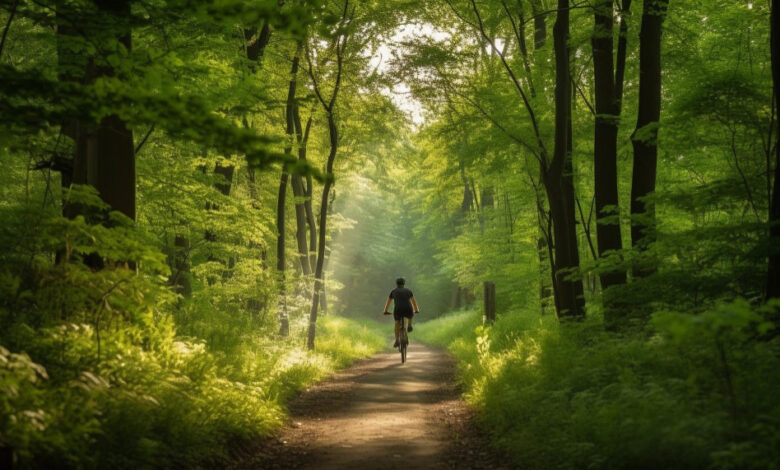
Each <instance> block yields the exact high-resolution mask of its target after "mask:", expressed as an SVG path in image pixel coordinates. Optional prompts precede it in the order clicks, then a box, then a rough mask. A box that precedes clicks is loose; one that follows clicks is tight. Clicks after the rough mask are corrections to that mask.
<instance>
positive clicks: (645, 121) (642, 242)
mask: <svg viewBox="0 0 780 470" xmlns="http://www.w3.org/2000/svg"><path fill="white" fill-rule="evenodd" d="M668 5H669V0H646V1H645V3H644V5H643V8H642V26H641V30H640V32H639V110H638V111H637V121H636V129H635V130H634V134H633V135H632V137H631V141H632V143H633V147H634V168H633V175H632V178H631V245H632V246H633V247H634V248H635V249H637V250H640V251H644V250H647V248H648V246H649V245H650V244H651V243H653V242H654V241H655V240H656V232H655V205H654V203H653V201H652V200H651V199H652V197H653V194H654V193H655V180H656V167H657V161H658V125H659V119H660V117H661V34H662V26H663V21H664V18H665V16H666V9H667V7H668ZM648 198H649V199H648ZM653 272H655V268H654V267H652V266H644V267H640V268H635V269H634V270H633V271H632V273H633V275H634V276H635V277H645V276H647V275H650V274H652V273H653Z"/></svg>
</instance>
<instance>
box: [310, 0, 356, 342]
mask: <svg viewBox="0 0 780 470" xmlns="http://www.w3.org/2000/svg"><path fill="white" fill-rule="evenodd" d="M354 12H355V10H354V8H353V10H352V12H351V13H350V12H349V0H345V2H344V12H343V17H342V23H341V24H342V26H344V25H345V24H346V22H347V15H350V18H349V21H351V19H352V18H351V15H352V14H354ZM348 38H349V36H348V35H347V34H346V33H342V34H341V35H339V36H337V37H336V38H335V40H334V43H333V44H334V45H335V50H336V73H335V83H334V85H333V94H332V95H331V96H330V99H329V100H327V101H326V100H325V98H324V97H323V95H322V92H321V90H320V88H319V85H318V84H317V80H315V79H314V70H313V65H312V62H311V58H310V57H309V55H308V49H307V55H306V58H307V60H308V62H309V76H310V77H311V78H312V82H313V85H314V92H315V94H316V95H317V99H318V100H319V101H320V104H322V107H323V109H324V110H325V112H326V113H327V116H328V136H329V137H330V152H329V153H328V162H327V164H326V166H325V184H324V185H323V188H322V200H321V203H320V227H319V241H318V244H317V267H316V268H315V270H314V295H313V297H312V304H311V313H310V314H309V334H308V337H307V341H306V346H307V347H308V348H309V349H310V350H313V349H314V340H315V337H316V334H317V313H318V309H319V307H320V302H321V301H322V299H321V297H322V296H324V293H323V289H324V275H323V271H324V267H325V235H326V233H327V221H328V203H329V201H330V199H329V196H330V189H331V187H332V186H333V162H334V161H335V160H336V153H337V152H338V146H339V132H338V127H337V126H336V116H335V115H334V112H335V110H336V101H337V99H338V95H339V89H340V87H341V76H342V72H343V70H344V52H345V51H346V48H347V39H348Z"/></svg>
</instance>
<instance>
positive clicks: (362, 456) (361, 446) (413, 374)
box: [231, 344, 511, 470]
mask: <svg viewBox="0 0 780 470" xmlns="http://www.w3.org/2000/svg"><path fill="white" fill-rule="evenodd" d="M454 370H455V366H454V362H453V360H452V358H451V357H450V356H449V355H448V354H446V353H445V352H443V351H440V350H437V349H434V348H430V347H427V346H424V345H420V344H412V345H410V347H409V355H408V359H407V362H406V364H401V360H400V354H398V353H397V352H394V353H383V354H378V355H376V356H373V357H371V358H369V359H365V360H363V361H360V362H358V363H356V364H355V365H354V366H353V367H351V368H350V369H348V370H346V371H345V372H342V373H340V374H338V375H336V376H335V377H334V378H333V379H331V380H328V381H326V382H323V383H321V384H318V385H317V386H315V387H312V388H310V389H308V390H306V391H305V392H304V393H302V394H301V395H300V396H298V397H297V398H296V399H294V400H293V401H292V402H291V403H290V419H289V424H288V425H287V426H286V427H285V428H284V429H283V430H282V431H281V432H280V433H279V434H278V435H277V436H276V437H274V438H273V439H266V440H262V441H260V442H257V443H254V444H253V445H251V446H249V447H248V448H245V449H244V450H243V452H242V453H241V455H239V456H237V457H238V458H237V460H236V461H235V462H234V465H231V468H234V469H277V468H278V469H290V468H295V469H298V468H301V469H318V470H337V469H338V470H342V469H361V470H362V469H370V470H386V469H426V470H439V469H472V468H473V469H483V468H485V469H487V468H490V469H501V468H504V469H507V468H511V467H510V466H508V465H506V464H505V463H502V462H501V461H500V460H499V458H498V457H497V456H496V455H494V451H493V450H492V449H490V448H488V447H487V442H486V439H485V438H484V437H483V436H481V435H480V433H479V430H477V429H476V427H475V426H474V425H473V423H472V422H471V414H470V412H469V410H468V408H467V407H466V406H465V404H464V403H463V402H462V400H461V399H460V398H459V394H458V390H457V387H456V386H455V374H454Z"/></svg>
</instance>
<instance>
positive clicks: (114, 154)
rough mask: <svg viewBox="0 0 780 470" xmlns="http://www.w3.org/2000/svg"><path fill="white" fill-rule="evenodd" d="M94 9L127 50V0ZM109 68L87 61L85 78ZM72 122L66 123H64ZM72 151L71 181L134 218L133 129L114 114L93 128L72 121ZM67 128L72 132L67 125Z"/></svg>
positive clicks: (92, 77)
mask: <svg viewBox="0 0 780 470" xmlns="http://www.w3.org/2000/svg"><path fill="white" fill-rule="evenodd" d="M98 11H99V14H100V16H101V18H103V19H104V20H105V23H106V24H110V25H112V31H113V32H115V33H116V38H117V40H118V42H119V43H120V44H122V45H123V46H124V47H125V48H126V49H127V50H128V51H129V50H130V45H131V39H130V20H129V18H130V3H129V2H127V1H115V2H108V1H103V2H98ZM112 73H113V71H111V70H110V69H107V68H104V67H97V66H95V64H94V62H93V61H92V60H90V61H89V63H88V64H87V72H86V76H85V79H86V81H88V82H89V81H93V80H94V79H95V78H97V77H98V76H102V75H109V74H112ZM70 124H74V123H68V124H66V126H68V125H70ZM75 126H76V130H75V132H74V133H75V135H76V136H77V137H76V154H75V158H74V162H73V183H75V184H84V185H90V186H92V187H94V188H95V189H96V190H97V191H98V192H99V193H100V197H101V199H103V201H105V202H106V203H107V204H108V205H109V206H111V209H112V210H116V211H119V212H121V213H123V214H124V215H126V216H127V217H129V218H130V219H133V220H135V147H134V145H133V133H132V131H131V130H130V129H128V128H127V125H126V124H125V122H124V121H123V120H122V119H121V118H120V117H119V116H118V115H116V114H112V115H110V116H106V117H104V118H103V119H101V120H100V123H99V124H98V125H97V127H96V128H92V129H88V128H86V126H84V125H82V124H80V123H75ZM67 132H72V131H71V130H70V129H68V130H67Z"/></svg>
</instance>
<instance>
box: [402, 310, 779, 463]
mask: <svg viewBox="0 0 780 470" xmlns="http://www.w3.org/2000/svg"><path fill="white" fill-rule="evenodd" d="M764 313H766V312H761V311H758V310H756V309H753V308H752V307H750V306H749V305H748V304H747V303H746V302H744V301H740V302H736V303H733V304H725V305H722V306H720V307H718V308H717V309H714V310H713V311H710V312H705V313H703V314H700V315H698V316H693V315H688V314H680V313H673V312H665V313H661V312H659V313H657V314H656V315H654V317H653V322H652V328H651V329H650V331H646V332H643V333H642V334H624V335H616V334H610V333H606V332H604V331H603V328H602V327H601V324H600V322H599V321H598V320H595V319H590V320H587V321H585V322H583V323H579V324H564V325H561V324H559V323H558V322H557V320H556V319H555V318H554V317H543V318H540V317H539V316H538V315H534V314H533V313H531V312H506V313H504V314H503V315H501V316H500V317H499V320H498V321H497V322H496V324H495V325H494V326H492V327H490V328H487V327H483V326H481V318H480V315H479V313H477V312H460V313H455V314H452V315H448V316H445V317H442V318H439V319H436V320H432V321H429V322H425V323H421V324H420V328H419V330H417V331H419V333H418V335H419V336H418V337H419V338H420V339H421V340H423V341H426V342H430V343H432V344H437V345H441V346H445V347H447V348H448V349H449V350H450V351H451V352H452V353H453V354H454V355H455V356H456V358H457V359H458V363H459V368H458V370H459V374H458V375H459V380H460V381H461V382H462V384H463V387H464V395H465V398H466V399H467V401H468V402H469V403H470V404H471V405H472V406H473V407H475V408H476V409H477V410H478V415H479V417H480V418H479V419H480V420H481V421H482V422H483V424H484V427H485V429H487V430H490V432H491V436H492V439H493V440H494V442H495V443H496V444H497V445H499V446H500V447H502V448H503V449H504V450H505V451H506V452H507V453H508V454H509V455H510V456H511V458H512V459H514V460H515V462H516V464H517V465H518V466H519V467H522V468H526V469H573V468H611V469H644V468H647V469H658V468H664V469H678V468H679V469H691V468H717V469H760V468H761V469H763V468H766V469H770V468H778V467H779V466H780V445H779V444H780V404H779V403H778V401H777V400H776V399H775V398H774V397H775V396H776V390H777V389H778V387H780V374H778V370H780V369H778V368H780V359H779V355H778V351H780V341H778V339H777V338H775V339H765V340H757V339H756V338H757V337H758V335H759V334H760V333H761V332H762V331H765V330H766V328H767V327H768V326H767V322H766V320H765V319H764V318H765V317H764V316H763V314H764ZM720 351H723V354H722V355H721V354H720ZM773 390H774V391H773Z"/></svg>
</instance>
